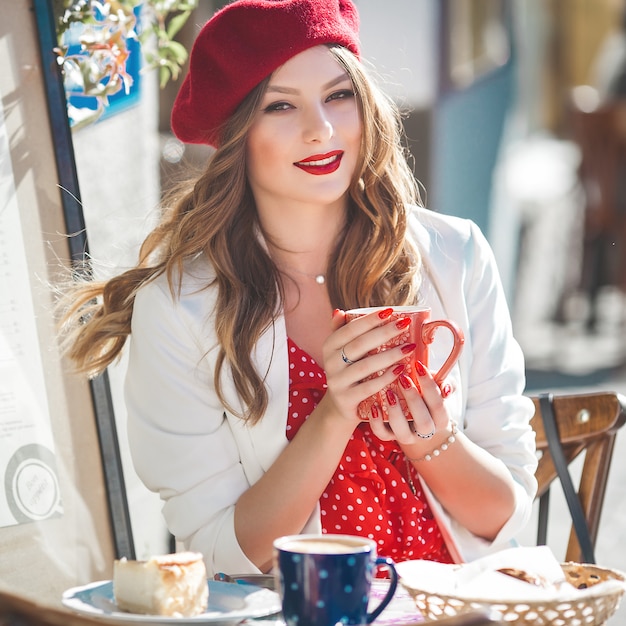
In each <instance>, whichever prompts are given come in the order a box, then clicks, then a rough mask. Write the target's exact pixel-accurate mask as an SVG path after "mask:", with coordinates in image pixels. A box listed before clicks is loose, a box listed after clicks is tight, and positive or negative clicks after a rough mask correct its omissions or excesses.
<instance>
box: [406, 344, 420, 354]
mask: <svg viewBox="0 0 626 626" xmlns="http://www.w3.org/2000/svg"><path fill="white" fill-rule="evenodd" d="M415 348H417V344H416V343H407V344H405V345H403V346H402V354H410V353H411V352H413V350H415Z"/></svg>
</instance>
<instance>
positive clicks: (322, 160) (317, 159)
mask: <svg viewBox="0 0 626 626" xmlns="http://www.w3.org/2000/svg"><path fill="white" fill-rule="evenodd" d="M342 157H343V150H333V151H332V152H327V153H326V154H314V155H312V156H310V157H307V158H306V159H304V160H303V161H298V162H297V163H294V165H295V166H296V167H299V168H300V169H301V170H303V171H305V172H307V173H308V174H314V175H315V176H322V175H324V174H332V173H333V172H336V171H337V170H338V169H339V166H340V165H341V158H342Z"/></svg>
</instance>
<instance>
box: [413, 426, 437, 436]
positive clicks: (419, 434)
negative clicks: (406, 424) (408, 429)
mask: <svg viewBox="0 0 626 626" xmlns="http://www.w3.org/2000/svg"><path fill="white" fill-rule="evenodd" d="M415 434H416V435H417V436H418V437H419V438H420V439H431V438H432V437H433V435H434V434H435V429H434V428H433V429H432V430H431V431H430V432H429V433H428V434H427V435H422V433H418V432H417V430H416V431H415Z"/></svg>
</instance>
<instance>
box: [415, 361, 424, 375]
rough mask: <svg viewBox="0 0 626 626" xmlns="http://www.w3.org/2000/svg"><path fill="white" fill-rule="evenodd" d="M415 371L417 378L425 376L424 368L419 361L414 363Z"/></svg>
mask: <svg viewBox="0 0 626 626" xmlns="http://www.w3.org/2000/svg"><path fill="white" fill-rule="evenodd" d="M415 371H416V372H417V375H418V376H426V368H425V367H424V364H423V363H422V362H421V361H416V362H415Z"/></svg>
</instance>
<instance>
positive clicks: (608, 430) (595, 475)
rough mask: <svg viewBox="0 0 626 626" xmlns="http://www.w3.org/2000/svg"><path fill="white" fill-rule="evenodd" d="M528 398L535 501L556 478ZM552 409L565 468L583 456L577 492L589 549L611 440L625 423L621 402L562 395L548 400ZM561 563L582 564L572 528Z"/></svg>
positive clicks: (625, 405) (610, 396)
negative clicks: (535, 461) (535, 457)
mask: <svg viewBox="0 0 626 626" xmlns="http://www.w3.org/2000/svg"><path fill="white" fill-rule="evenodd" d="M532 399H533V401H534V403H535V415H534V417H533V419H532V422H531V423H532V426H533V428H534V430H535V433H536V437H537V450H538V451H539V452H540V454H541V457H540V459H539V466H538V468H537V472H536V477H537V481H538V483H539V489H538V492H537V497H538V498H540V497H541V496H542V495H543V494H545V493H546V492H547V491H548V490H549V488H550V484H551V483H552V482H553V481H554V480H555V479H558V474H557V470H556V468H555V465H554V461H553V459H552V455H551V453H550V450H549V448H548V440H547V437H546V431H545V429H544V424H543V419H542V415H541V407H540V401H539V398H538V397H533V398H532ZM552 406H553V412H554V416H555V421H556V425H557V428H558V432H559V439H560V442H561V446H562V449H563V454H564V456H565V460H566V462H567V464H568V465H569V464H571V463H572V461H573V460H574V459H576V458H577V457H578V456H579V455H580V454H581V453H582V452H585V457H584V462H583V466H582V473H581V477H580V482H579V484H578V489H577V492H578V498H579V500H580V503H581V505H582V509H583V513H584V516H585V519H586V522H587V527H588V529H589V535H590V538H591V542H592V545H593V546H595V543H596V539H597V536H598V528H599V525H600V514H601V512H602V505H603V504H604V495H605V492H606V484H607V479H608V476H609V469H610V466H611V459H612V455H613V448H614V445H615V437H616V435H617V431H618V430H619V429H620V428H621V427H622V426H623V425H624V423H625V422H626V398H624V397H623V396H621V395H620V394H618V393H614V392H598V393H587V394H572V395H569V394H563V395H555V396H554V397H553V404H552ZM565 560H566V561H575V562H581V561H583V559H582V552H581V549H580V545H579V543H578V539H577V537H576V533H575V532H574V529H573V528H572V530H571V532H570V536H569V543H568V546H567V552H566V555H565Z"/></svg>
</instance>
